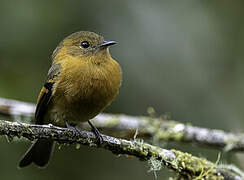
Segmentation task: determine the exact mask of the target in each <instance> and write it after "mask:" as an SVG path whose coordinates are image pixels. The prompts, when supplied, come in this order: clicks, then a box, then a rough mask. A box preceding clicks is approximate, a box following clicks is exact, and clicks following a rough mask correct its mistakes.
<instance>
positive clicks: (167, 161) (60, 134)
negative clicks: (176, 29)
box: [0, 120, 241, 180]
mask: <svg viewBox="0 0 244 180" xmlns="http://www.w3.org/2000/svg"><path fill="white" fill-rule="evenodd" d="M0 135H6V136H7V137H8V138H10V139H12V138H13V137H19V138H20V137H25V138H27V139H29V140H31V141H32V140H35V139H38V138H43V139H53V140H55V141H57V142H58V143H59V144H81V145H87V146H91V147H99V148H103V149H106V150H109V151H111V152H112V153H114V154H116V155H121V154H126V155H130V156H134V157H137V158H139V159H140V160H143V161H148V162H150V164H151V166H152V169H153V170H157V169H155V168H154V166H155V164H157V167H158V164H159V165H160V167H161V166H165V167H167V168H169V169H171V170H173V171H175V172H176V173H177V174H179V176H180V177H181V178H184V179H211V180H215V179H216V180H222V179H225V177H228V179H229V180H231V179H241V177H240V176H238V175H235V174H234V173H233V172H231V171H229V170H225V171H223V169H222V168H218V166H217V165H216V164H214V163H212V162H210V161H207V160H205V159H202V158H198V157H195V156H192V155H191V154H188V153H183V152H180V151H177V150H167V149H162V148H160V147H156V146H153V145H150V144H147V143H143V142H142V141H140V140H132V141H128V140H125V139H118V138H114V137H111V136H105V135H102V137H103V142H102V143H101V144H100V145H99V146H97V144H96V142H97V139H96V137H95V136H94V134H93V133H92V132H88V131H80V133H78V132H77V131H72V130H70V129H67V128H60V127H56V126H53V125H51V124H50V125H33V124H26V123H18V122H9V121H4V120H2V121H0ZM159 169H160V168H159Z"/></svg>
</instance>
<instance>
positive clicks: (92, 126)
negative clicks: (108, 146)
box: [88, 120, 103, 145]
mask: <svg viewBox="0 0 244 180" xmlns="http://www.w3.org/2000/svg"><path fill="white" fill-rule="evenodd" d="M88 123H89V125H90V126H91V129H92V132H93V133H94V134H95V136H96V138H97V145H100V144H102V142H103V137H102V135H101V133H100V132H99V131H98V129H97V128H96V127H95V126H94V125H93V124H92V123H91V121H90V120H89V121H88Z"/></svg>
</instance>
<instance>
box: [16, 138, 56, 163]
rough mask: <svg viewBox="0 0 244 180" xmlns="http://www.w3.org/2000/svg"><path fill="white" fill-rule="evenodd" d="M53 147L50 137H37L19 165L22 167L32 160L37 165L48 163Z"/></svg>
mask: <svg viewBox="0 0 244 180" xmlns="http://www.w3.org/2000/svg"><path fill="white" fill-rule="evenodd" d="M53 147H54V141H53V140H50V139H38V140H37V141H36V142H35V143H33V144H32V145H31V147H30V148H29V149H28V150H27V152H26V153H25V154H24V156H23V157H22V158H21V160H20V162H19V167H20V168H23V167H26V166H28V165H30V164H31V163H32V162H33V163H34V164H36V165H37V166H39V167H44V166H46V165H47V164H48V162H49V159H50V157H51V154H52V151H53Z"/></svg>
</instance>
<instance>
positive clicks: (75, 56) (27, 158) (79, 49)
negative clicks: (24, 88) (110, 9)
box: [19, 31, 121, 167]
mask: <svg viewBox="0 0 244 180" xmlns="http://www.w3.org/2000/svg"><path fill="white" fill-rule="evenodd" d="M113 44H115V42H114V41H105V40H104V38H103V37H102V36H99V35H97V34H95V33H93V32H88V31H80V32H76V33H73V34H71V35H70V36H68V37H66V38H65V39H64V40H63V41H62V42H61V43H60V44H59V45H58V47H57V48H56V49H55V51H54V52H53V55H52V59H53V62H52V66H51V68H50V69H49V72H48V75H47V80H46V83H45V84H44V86H43V88H42V89H41V92H40V94H39V97H38V100H37V108H36V113H35V120H36V124H49V123H52V124H54V125H57V126H61V127H65V125H66V123H68V124H71V125H76V124H77V123H79V122H84V121H89V120H90V119H92V118H93V117H95V116H96V115H97V114H98V113H100V112H101V111H102V110H103V109H104V108H105V107H106V106H108V105H109V104H110V103H111V102H112V101H113V99H114V98H115V96H116V95H117V94H118V90H119V87H120V84H121V69H120V66H119V64H118V63H117V62H116V61H115V60H113V59H112V57H111V56H110V53H109V50H108V47H109V46H110V45H113ZM52 149H53V141H52V140H43V139H40V140H37V142H36V143H34V144H33V145H32V146H31V147H30V149H29V150H28V151H27V152H26V154H25V155H24V156H23V158H22V159H21V161H20V163H19V167H25V166H28V165H29V164H31V163H32V162H33V163H35V164H36V165H38V166H40V167H43V166H45V165H47V163H48V161H49V158H50V154H51V152H52Z"/></svg>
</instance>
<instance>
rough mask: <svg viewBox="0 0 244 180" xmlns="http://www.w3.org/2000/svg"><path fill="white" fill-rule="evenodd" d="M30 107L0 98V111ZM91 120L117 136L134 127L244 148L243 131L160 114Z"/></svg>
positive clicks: (27, 114) (159, 135) (25, 113)
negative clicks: (185, 120) (161, 116)
mask: <svg viewBox="0 0 244 180" xmlns="http://www.w3.org/2000/svg"><path fill="white" fill-rule="evenodd" d="M34 111H35V105H34V104H31V103H25V102H21V101H15V100H10V99H4V98H0V114H4V115H9V116H14V117H24V118H32V117H33V115H34ZM93 123H94V125H95V126H96V127H97V128H100V129H101V130H102V132H104V133H105V134H108V135H112V136H116V137H121V138H125V137H127V138H128V137H130V138H131V137H133V135H134V133H135V131H136V130H138V131H139V133H138V137H140V138H142V137H143V138H146V137H153V138H154V139H157V140H158V141H160V140H163V141H166V140H167V141H180V142H193V143H198V144H199V145H207V146H208V147H213V148H221V149H223V150H225V151H244V134H243V133H240V134H237V133H230V132H225V131H223V130H217V129H207V128H201V127H196V126H191V125H186V124H183V123H179V122H176V121H173V120H164V119H163V118H154V117H136V116H127V115H111V114H100V115H98V116H97V117H96V118H94V120H93ZM80 126H81V128H82V129H86V130H89V129H90V127H89V126H88V124H87V123H83V124H81V125H80Z"/></svg>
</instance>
